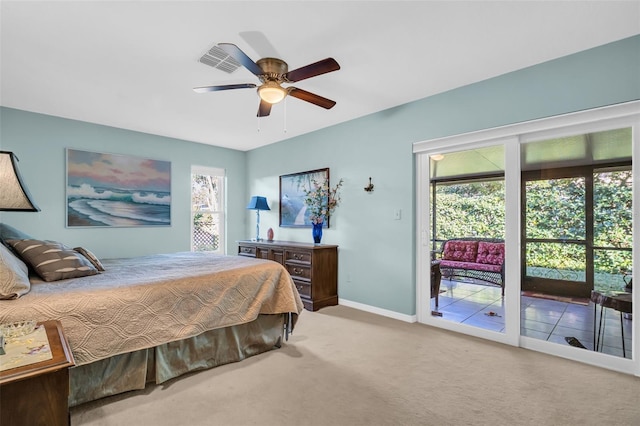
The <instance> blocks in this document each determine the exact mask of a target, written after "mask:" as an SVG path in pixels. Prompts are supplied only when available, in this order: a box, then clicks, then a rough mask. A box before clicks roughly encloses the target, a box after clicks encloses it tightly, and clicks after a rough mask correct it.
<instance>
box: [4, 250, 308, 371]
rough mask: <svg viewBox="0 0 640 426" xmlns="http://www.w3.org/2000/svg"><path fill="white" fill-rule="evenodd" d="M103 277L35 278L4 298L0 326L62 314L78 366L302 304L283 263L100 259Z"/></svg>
mask: <svg viewBox="0 0 640 426" xmlns="http://www.w3.org/2000/svg"><path fill="white" fill-rule="evenodd" d="M102 263H103V265H104V267H105V269H106V271H105V272H103V273H101V274H99V275H93V276H89V277H82V278H73V279H67V280H62V281H55V282H48V283H47V282H44V281H40V280H36V279H34V280H32V286H31V291H30V292H29V293H28V294H26V295H24V296H22V297H21V298H19V299H17V300H0V323H5V322H12V321H18V320H22V319H35V320H37V321H44V320H48V319H57V320H59V321H60V322H61V323H62V326H63V327H64V332H65V335H66V337H67V339H68V341H69V344H70V346H71V350H72V352H73V355H74V357H75V361H76V365H83V364H87V363H90V362H93V361H97V360H100V359H104V358H108V357H110V356H113V355H117V354H122V353H126V352H131V351H135V350H139V349H144V348H149V347H153V346H157V345H160V344H164V343H168V342H172V341H176V340H180V339H184V338H188V337H192V336H196V335H198V334H201V333H202V332H204V331H207V330H212V329H216V328H222V327H228V326H232V325H237V324H243V323H247V322H249V321H253V320H254V319H256V318H257V317H258V315H259V314H282V313H288V312H291V313H293V314H294V315H293V316H294V320H295V318H297V315H298V314H299V313H300V312H301V311H302V306H303V305H302V302H301V300H300V296H299V295H298V292H297V290H296V288H295V285H294V283H293V280H292V279H291V277H290V275H289V274H288V272H287V271H286V270H285V269H284V268H283V267H282V265H280V264H278V263H276V262H271V261H266V260H259V259H250V258H246V257H240V256H224V255H216V254H211V253H203V252H195V253H192V252H185V253H173V254H165V255H153V256H143V257H136V258H126V259H106V260H102Z"/></svg>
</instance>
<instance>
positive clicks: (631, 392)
mask: <svg viewBox="0 0 640 426" xmlns="http://www.w3.org/2000/svg"><path fill="white" fill-rule="evenodd" d="M639 393H640V378H638V377H633V376H629V375H624V374H620V373H615V372H612V371H609V370H605V369H601V368H597V367H592V366H588V365H584V364H580V363H577V362H573V361H569V360H565V359H561V358H556V357H552V356H548V355H545V354H541V353H537V352H533V351H529V350H525V349H519V348H514V347H511V346H506V345H502V344H498V343H494V342H488V341H484V340H481V339H476V338H472V337H469V336H465V335H461V334H458V333H453V332H449V331H445V330H440V329H436V328H433V327H428V326H425V325H421V324H408V323H405V322H401V321H396V320H393V319H389V318H385V317H381V316H377V315H373V314H369V313H366V312H362V311H358V310H355V309H351V308H347V307H343V306H335V307H329V308H324V309H322V310H320V311H318V312H314V313H312V312H307V311H305V312H303V313H302V315H301V317H300V320H299V322H298V326H297V328H296V330H295V332H294V334H293V336H291V338H290V340H289V342H288V343H287V344H286V345H284V346H283V347H282V348H281V349H279V350H275V351H271V352H268V353H265V354H262V355H258V356H255V357H252V358H249V359H247V360H244V361H242V362H240V363H236V364H230V365H225V366H221V367H218V368H214V369H212V370H207V371H201V372H197V373H194V374H191V375H188V376H183V377H181V378H178V379H175V380H173V381H171V382H169V383H167V384H165V385H161V386H152V387H150V388H147V389H145V390H143V391H135V392H130V393H128V394H125V395H119V396H114V397H111V398H106V399H103V400H101V401H95V402H91V403H88V404H84V405H81V406H79V407H75V408H72V411H71V425H73V426H79V425H225V426H226V425H230V426H234V425H241V426H243V425H330V426H340V425H514V426H515V425H603V424H608V425H638V424H640V403H639V402H638V401H639V398H640V397H639Z"/></svg>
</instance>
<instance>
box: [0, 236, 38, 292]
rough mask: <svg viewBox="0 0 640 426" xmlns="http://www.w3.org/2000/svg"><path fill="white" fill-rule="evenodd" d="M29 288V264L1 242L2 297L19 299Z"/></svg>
mask: <svg viewBox="0 0 640 426" xmlns="http://www.w3.org/2000/svg"><path fill="white" fill-rule="evenodd" d="M29 290H31V283H29V269H28V268H27V265H25V264H24V262H23V261H22V260H20V259H18V258H17V257H16V256H15V255H14V254H13V253H11V252H10V251H9V249H8V248H6V247H5V246H3V245H2V244H0V299H17V298H18V297H20V296H22V295H23V294H26V293H28V292H29Z"/></svg>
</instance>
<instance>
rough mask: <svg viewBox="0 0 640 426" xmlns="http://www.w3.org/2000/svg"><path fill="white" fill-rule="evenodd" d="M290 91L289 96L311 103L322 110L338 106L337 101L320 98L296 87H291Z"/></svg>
mask: <svg viewBox="0 0 640 426" xmlns="http://www.w3.org/2000/svg"><path fill="white" fill-rule="evenodd" d="M288 91H289V95H291V96H293V97H294V98H298V99H302V100H303V101H307V102H311V103H312V104H314V105H318V106H319V107H322V108H326V109H331V108H333V106H334V105H335V104H336V103H335V101H332V100H331V99H327V98H323V97H322V96H318V95H316V94H314V93H311V92H307V91H306V90H302V89H298V88H296V87H290V88H289V89H288Z"/></svg>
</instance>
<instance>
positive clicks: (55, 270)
mask: <svg viewBox="0 0 640 426" xmlns="http://www.w3.org/2000/svg"><path fill="white" fill-rule="evenodd" d="M7 242H8V243H9V245H11V246H12V247H13V248H14V250H15V251H16V253H18V256H20V257H21V258H22V260H24V261H25V263H27V264H28V265H29V266H31V267H32V268H33V269H34V270H35V271H36V273H37V274H38V275H39V276H40V278H42V279H43V280H45V281H47V282H49V281H57V280H64V279H67V278H77V277H86V276H88V275H95V274H97V273H98V271H97V270H96V268H95V267H94V266H93V265H92V264H91V262H89V261H88V260H87V258H85V257H84V256H83V255H81V254H80V253H78V252H77V251H75V250H72V249H70V248H69V247H67V246H65V245H64V244H62V243H58V242H56V241H48V240H44V241H43V240H9V241H7Z"/></svg>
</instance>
